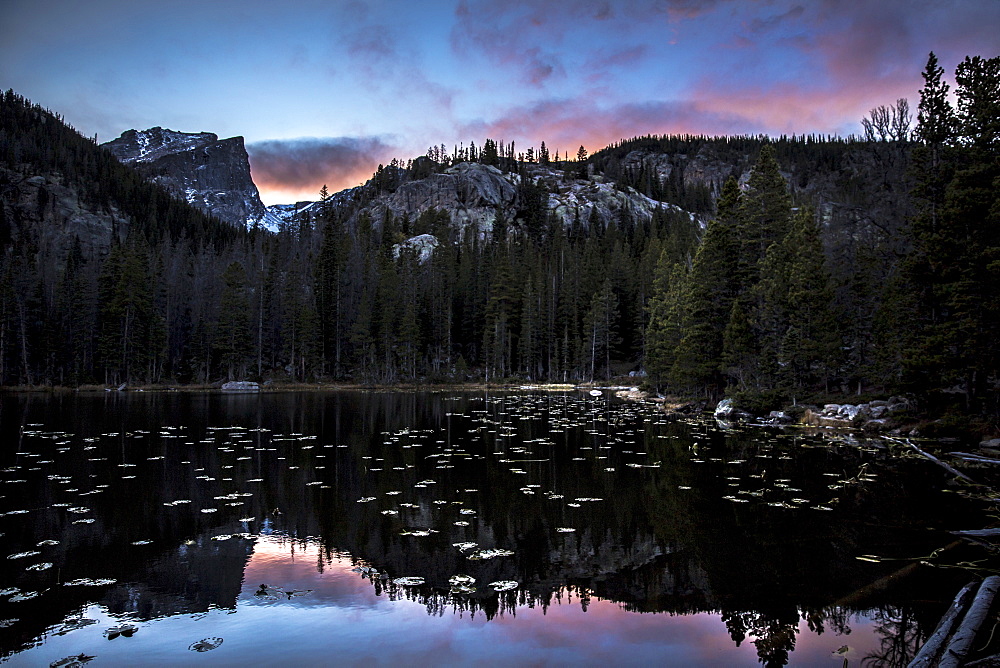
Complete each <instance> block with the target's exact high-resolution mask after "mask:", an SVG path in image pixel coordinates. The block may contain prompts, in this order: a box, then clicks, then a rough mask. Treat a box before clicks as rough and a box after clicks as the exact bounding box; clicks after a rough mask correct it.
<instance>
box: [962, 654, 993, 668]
mask: <svg viewBox="0 0 1000 668" xmlns="http://www.w3.org/2000/svg"><path fill="white" fill-rule="evenodd" d="M965 668H1000V654H991V655H990V656H984V657H983V658H981V659H976V660H975V661H970V662H968V663H967V664H965Z"/></svg>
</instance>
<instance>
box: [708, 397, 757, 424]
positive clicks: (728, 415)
mask: <svg viewBox="0 0 1000 668" xmlns="http://www.w3.org/2000/svg"><path fill="white" fill-rule="evenodd" d="M715 417H716V419H719V420H738V419H741V418H748V417H750V414H749V413H747V412H746V411H741V410H739V409H738V408H736V406H735V405H734V404H733V400H732V399H723V400H722V401H720V402H719V403H718V404H717V405H716V407H715Z"/></svg>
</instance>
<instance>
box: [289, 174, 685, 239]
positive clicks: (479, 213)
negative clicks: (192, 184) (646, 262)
mask: <svg viewBox="0 0 1000 668" xmlns="http://www.w3.org/2000/svg"><path fill="white" fill-rule="evenodd" d="M525 174H526V175H525V177H524V178H528V179H531V181H532V182H533V183H534V184H536V185H538V186H541V187H544V189H545V191H547V201H546V208H547V214H548V216H549V218H550V220H551V219H555V220H558V221H559V222H560V223H561V224H562V225H563V226H564V227H567V228H568V227H570V226H571V225H573V224H574V223H575V222H576V221H579V224H580V225H581V226H582V227H584V228H589V227H590V226H591V225H596V224H600V225H607V224H609V223H611V222H613V221H615V220H617V219H619V218H620V217H621V215H622V214H623V213H624V212H625V211H628V213H629V214H630V215H631V216H632V217H633V219H635V220H636V221H637V222H642V221H646V222H648V221H649V220H651V219H652V217H653V213H654V211H655V210H656V208H657V207H663V208H664V209H676V210H678V211H679V210H680V209H678V208H677V207H675V206H673V205H671V204H667V203H665V202H657V201H655V200H652V199H650V198H649V197H646V196H645V195H642V194H641V193H638V192H636V191H635V190H633V189H632V188H627V189H624V190H623V189H619V188H616V187H615V186H614V185H613V184H610V183H605V182H604V181H603V179H602V178H601V177H599V176H595V177H591V178H590V179H588V180H582V179H572V180H567V179H565V178H564V176H563V173H562V172H561V170H557V169H552V168H548V167H543V166H540V165H530V166H528V167H527V169H526V173H525ZM521 178H522V177H521V175H520V174H516V173H504V172H502V171H501V170H499V169H497V168H496V167H493V166H491V165H484V164H480V163H475V162H463V163H459V164H457V165H454V166H452V167H449V168H447V169H445V170H444V171H443V172H440V173H435V174H431V175H429V176H427V177H425V178H421V179H414V180H412V181H404V182H403V183H401V184H400V185H399V186H398V187H396V188H395V189H394V190H393V191H392V192H388V193H383V194H380V195H377V196H374V197H373V198H372V200H373V201H372V203H371V204H369V205H367V206H366V207H364V208H362V209H361V210H360V211H358V212H357V213H361V212H364V213H367V214H368V216H369V217H370V218H371V220H373V221H379V220H382V218H383V217H384V215H385V214H386V213H387V212H388V213H391V214H392V215H393V216H395V217H396V218H402V217H404V216H405V217H406V218H408V219H409V220H411V221H412V220H415V219H416V218H418V217H419V216H420V215H421V214H423V213H424V212H426V211H428V210H431V209H436V210H439V211H445V212H447V213H448V217H449V220H450V224H451V227H452V229H453V230H454V231H456V232H457V233H458V236H459V237H460V238H464V237H465V236H466V235H468V234H470V233H473V234H478V235H480V236H483V237H486V236H489V235H490V234H492V232H493V229H494V225H495V224H496V222H497V220H498V216H502V217H503V218H504V219H505V220H506V221H507V222H511V221H513V220H515V218H516V216H517V213H518V210H519V207H521V206H522V204H523V203H522V202H521V201H520V200H519V187H520V185H521ZM364 188H367V189H369V190H370V189H371V182H369V184H367V185H366V186H364ZM272 208H273V207H272ZM356 215H357V214H356ZM688 215H690V214H688ZM690 217H691V220H692V222H694V220H695V219H694V216H693V215H690Z"/></svg>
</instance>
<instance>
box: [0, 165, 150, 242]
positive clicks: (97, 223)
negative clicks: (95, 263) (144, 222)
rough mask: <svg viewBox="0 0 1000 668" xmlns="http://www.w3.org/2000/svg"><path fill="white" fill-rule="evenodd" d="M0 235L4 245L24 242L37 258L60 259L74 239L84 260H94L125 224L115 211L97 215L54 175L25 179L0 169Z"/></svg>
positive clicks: (96, 211) (76, 188)
mask: <svg viewBox="0 0 1000 668" xmlns="http://www.w3.org/2000/svg"><path fill="white" fill-rule="evenodd" d="M0 193H2V198H0V206H2V207H3V211H2V212H0V213H2V216H0V220H2V221H3V225H2V227H3V229H2V230H0V234H2V236H3V237H4V238H5V239H9V240H10V241H15V242H16V241H19V240H21V239H23V238H24V237H27V238H30V239H31V240H32V242H33V243H35V244H37V245H38V250H39V251H41V252H42V253H43V254H50V253H51V254H54V255H55V256H56V257H61V258H64V257H66V254H67V253H68V252H69V251H70V249H71V248H72V247H73V244H74V243H75V240H79V243H80V250H81V251H82V253H83V255H84V257H100V256H101V255H103V254H104V253H105V252H107V249H108V248H109V247H110V246H111V239H112V237H113V236H114V234H115V233H116V230H117V233H118V234H120V235H124V234H125V233H126V232H127V231H128V228H129V224H130V222H129V219H128V218H127V217H126V216H124V215H123V214H122V213H121V212H119V211H118V210H117V209H116V208H115V207H113V206H112V207H111V208H110V210H108V211H100V210H98V207H96V206H94V205H91V204H88V203H87V201H86V198H85V197H84V196H83V194H82V193H81V192H80V189H79V188H78V187H76V186H74V185H68V184H66V182H65V180H64V179H62V178H61V177H60V176H59V175H58V174H45V175H30V176H25V175H23V174H19V173H16V172H12V171H8V170H5V169H2V168H0Z"/></svg>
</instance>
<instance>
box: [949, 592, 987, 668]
mask: <svg viewBox="0 0 1000 668" xmlns="http://www.w3.org/2000/svg"><path fill="white" fill-rule="evenodd" d="M998 589H1000V575H991V576H990V577H988V578H986V579H985V580H983V584H982V585H980V587H979V591H978V592H977V593H976V597H975V598H974V599H973V600H972V604H971V605H970V606H969V610H968V612H966V613H965V617H964V618H963V619H962V623H961V624H960V625H959V627H958V630H957V631H955V634H954V635H953V636H952V637H951V642H949V643H948V648H947V649H945V651H944V654H943V655H941V661H940V662H939V663H938V667H939V668H959V667H960V666H961V665H962V664H963V663H965V657H966V656H968V654H969V650H971V649H972V643H974V642H975V640H976V636H977V635H979V629H980V627H981V626H982V625H983V622H984V621H986V618H987V616H988V615H989V613H990V608H991V607H993V599H994V598H995V597H996V594H997V590H998Z"/></svg>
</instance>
